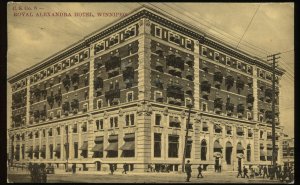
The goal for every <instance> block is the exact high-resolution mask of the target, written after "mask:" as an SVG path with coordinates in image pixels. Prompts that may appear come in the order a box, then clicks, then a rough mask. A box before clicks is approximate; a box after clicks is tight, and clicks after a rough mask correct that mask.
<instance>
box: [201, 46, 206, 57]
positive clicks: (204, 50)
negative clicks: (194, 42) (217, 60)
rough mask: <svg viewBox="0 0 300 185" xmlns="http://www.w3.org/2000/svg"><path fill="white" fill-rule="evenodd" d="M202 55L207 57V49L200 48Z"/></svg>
mask: <svg viewBox="0 0 300 185" xmlns="http://www.w3.org/2000/svg"><path fill="white" fill-rule="evenodd" d="M202 55H204V56H207V48H206V47H202Z"/></svg>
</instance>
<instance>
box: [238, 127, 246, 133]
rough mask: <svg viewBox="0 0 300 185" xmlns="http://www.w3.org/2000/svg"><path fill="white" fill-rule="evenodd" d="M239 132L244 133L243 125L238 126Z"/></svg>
mask: <svg viewBox="0 0 300 185" xmlns="http://www.w3.org/2000/svg"><path fill="white" fill-rule="evenodd" d="M236 132H237V133H244V130H243V129H242V127H238V128H237V130H236Z"/></svg>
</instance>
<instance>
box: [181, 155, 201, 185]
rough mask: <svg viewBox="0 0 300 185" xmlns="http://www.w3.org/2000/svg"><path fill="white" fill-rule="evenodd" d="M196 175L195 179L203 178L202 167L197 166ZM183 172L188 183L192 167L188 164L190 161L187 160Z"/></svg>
mask: <svg viewBox="0 0 300 185" xmlns="http://www.w3.org/2000/svg"><path fill="white" fill-rule="evenodd" d="M197 169H198V175H197V178H203V175H202V170H203V168H202V165H201V164H199V166H198V168H197ZM185 172H186V175H187V177H186V182H190V179H191V177H192V165H191V164H190V160H187V163H186V164H185Z"/></svg>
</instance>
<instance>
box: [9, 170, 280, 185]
mask: <svg viewBox="0 0 300 185" xmlns="http://www.w3.org/2000/svg"><path fill="white" fill-rule="evenodd" d="M203 176H204V178H197V172H193V173H192V178H191V180H190V181H191V183H280V182H279V181H274V180H272V181H271V180H267V179H262V178H261V177H257V178H255V179H245V178H236V173H235V172H222V173H215V172H204V173H203ZM8 179H9V181H10V182H14V183H30V175H29V173H27V172H15V171H12V170H11V171H8ZM185 180H186V174H176V173H130V172H129V173H128V174H121V173H120V172H117V173H116V174H114V175H110V174H108V173H106V174H105V173H101V174H86V173H77V174H71V173H68V174H48V180H47V182H48V183H184V182H185Z"/></svg>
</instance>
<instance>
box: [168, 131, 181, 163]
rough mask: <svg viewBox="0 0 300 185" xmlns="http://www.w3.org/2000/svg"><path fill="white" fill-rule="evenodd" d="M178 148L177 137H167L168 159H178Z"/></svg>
mask: <svg viewBox="0 0 300 185" xmlns="http://www.w3.org/2000/svg"><path fill="white" fill-rule="evenodd" d="M178 148H179V136H177V135H169V148H168V157H170V158H175V157H178Z"/></svg>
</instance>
